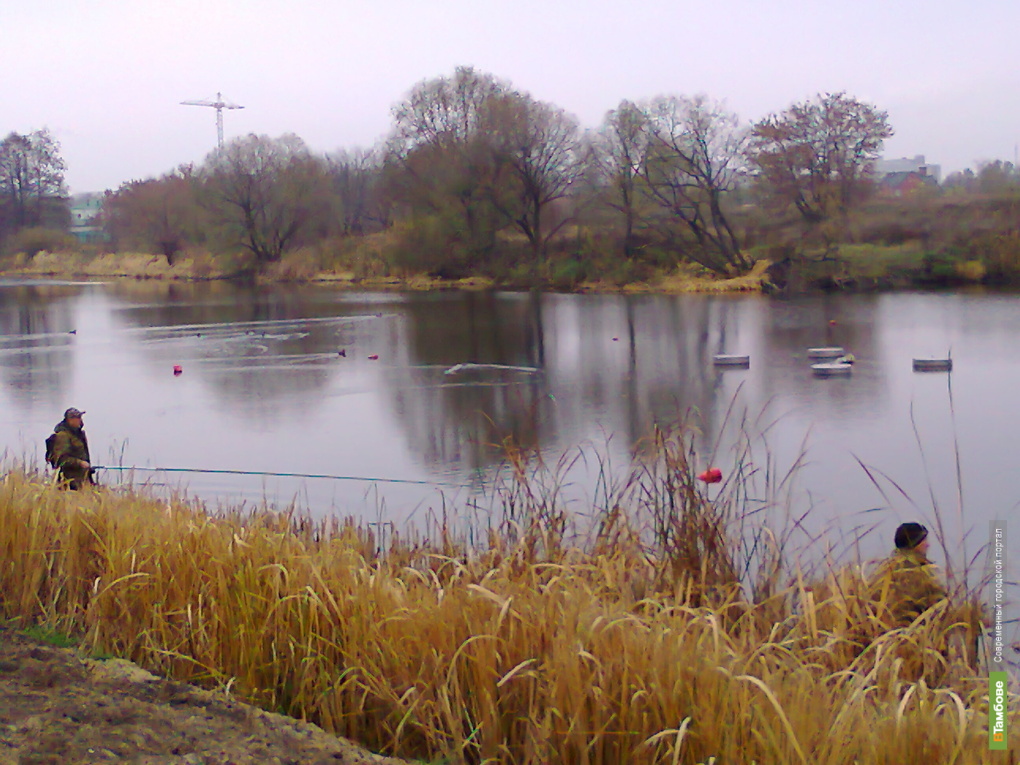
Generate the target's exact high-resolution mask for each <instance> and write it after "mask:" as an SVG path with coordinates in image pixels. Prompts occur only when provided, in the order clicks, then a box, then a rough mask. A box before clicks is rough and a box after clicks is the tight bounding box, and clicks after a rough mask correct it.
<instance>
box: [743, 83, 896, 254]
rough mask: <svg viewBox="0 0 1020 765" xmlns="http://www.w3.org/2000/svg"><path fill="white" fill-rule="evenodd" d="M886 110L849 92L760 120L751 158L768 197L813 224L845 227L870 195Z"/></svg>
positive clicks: (887, 133) (888, 132) (889, 129)
mask: <svg viewBox="0 0 1020 765" xmlns="http://www.w3.org/2000/svg"><path fill="white" fill-rule="evenodd" d="M892 134H893V129H892V127H890V125H889V118H888V114H887V113H886V112H884V111H882V110H880V109H878V108H876V107H875V106H873V105H871V104H868V103H865V102H864V101H860V100H858V99H856V98H854V97H852V96H848V95H847V94H846V93H825V94H822V95H818V96H817V97H815V98H813V99H811V100H808V101H803V102H800V103H796V104H794V105H792V106H790V107H789V108H788V109H786V110H785V111H783V112H781V113H779V114H773V115H770V116H768V117H766V118H765V119H763V120H761V121H760V122H758V123H757V124H756V125H755V126H754V129H753V132H752V137H751V143H750V147H749V150H748V158H749V160H750V162H751V164H752V165H753V167H754V168H755V170H756V171H757V174H758V181H759V184H760V186H761V188H762V189H763V190H764V191H765V193H766V195H767V197H768V198H769V199H771V200H772V201H774V202H777V203H779V204H781V205H792V206H793V207H794V208H795V209H796V210H797V212H798V213H799V214H800V216H801V218H802V219H803V221H804V222H805V223H806V224H808V226H809V227H819V226H822V224H827V223H835V230H834V231H831V232H828V233H827V234H825V236H826V238H827V239H829V240H831V239H833V238H835V237H837V236H839V235H840V234H841V233H843V232H844V231H845V226H846V218H847V216H848V214H849V212H850V210H851V209H853V207H854V206H856V205H857V204H858V203H859V202H860V201H861V200H862V199H863V198H864V197H865V196H866V194H867V192H868V190H869V187H870V184H869V179H870V176H871V174H872V172H873V170H874V163H875V161H876V160H877V159H878V157H879V155H880V153H881V150H882V145H883V143H884V141H885V139H887V138H889V137H890V136H891V135H892Z"/></svg>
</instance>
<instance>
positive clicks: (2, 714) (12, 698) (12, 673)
mask: <svg viewBox="0 0 1020 765" xmlns="http://www.w3.org/2000/svg"><path fill="white" fill-rule="evenodd" d="M101 762H103V763H105V762H130V763H144V764H145V765H157V764H158V765H170V763H180V764H181V765H228V764H230V765H235V764H236V765H241V764H242V763H272V764H273V765H306V764H307V765H326V764H327V763H328V764H329V765H405V762H404V761H403V760H396V759H392V758H388V757H380V756H378V755H374V754H371V753H369V752H367V751H366V750H364V749H362V748H360V747H358V746H356V745H355V744H353V743H351V742H350V741H346V740H344V739H339V738H337V737H335V736H331V735H329V734H327V733H325V732H324V731H322V730H321V729H320V728H317V727H315V726H313V725H308V724H306V723H302V722H299V721H296V720H293V719H291V718H288V717H283V716H281V715H274V714H268V713H266V712H263V711H261V710H259V709H256V708H254V707H251V706H248V705H246V704H242V703H240V702H237V701H234V700H232V699H230V698H229V697H227V696H225V695H224V694H222V693H211V692H208V691H203V690H199V689H197V688H194V687H192V686H188V685H183V684H181V683H175V682H170V681H167V680H162V679H160V678H157V677H155V676H154V675H151V674H149V673H147V672H145V671H144V670H141V669H139V668H138V667H137V666H135V665H134V664H131V663H130V662H126V661H121V660H116V659H115V660H110V661H94V660H89V659H84V658H82V657H81V656H79V654H77V653H76V652H75V651H73V650H71V649H66V648H56V647H53V646H50V645H47V644H45V643H40V642H38V641H35V640H31V639H29V638H27V637H25V636H24V635H21V634H18V633H16V632H14V631H13V630H10V629H6V628H3V627H0V765H77V763H101Z"/></svg>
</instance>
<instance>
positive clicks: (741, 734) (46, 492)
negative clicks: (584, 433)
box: [0, 444, 1017, 765]
mask: <svg viewBox="0 0 1020 765" xmlns="http://www.w3.org/2000/svg"><path fill="white" fill-rule="evenodd" d="M668 446H669V444H666V447H668ZM671 459H672V460H673V461H674V462H675V463H679V464H674V465H673V469H674V470H683V471H688V472H689V468H688V466H687V465H685V464H683V456H682V452H680V453H678V452H674V453H673V454H672V457H671ZM667 462H669V460H668V459H667ZM667 467H668V466H667ZM646 475H647V476H648V477H647V478H646V479H643V480H667V479H668V475H667V476H663V475H660V474H653V473H651V472H650V473H648V474H646ZM669 480H672V481H673V484H672V485H671V486H669V487H667V488H663V486H658V487H644V488H643V491H644V494H643V495H640V496H645V497H656V496H659V497H661V496H663V493H664V492H667V493H668V494H669V496H670V497H672V498H673V499H674V500H676V501H677V502H679V504H680V505H681V509H680V511H679V515H675V516H674V517H673V518H672V519H671V520H670V519H668V518H665V517H663V518H660V521H663V522H665V523H667V524H668V525H671V528H672V531H671V533H672V535H673V539H674V542H673V547H672V548H670V547H669V546H668V545H667V546H660V547H659V548H655V547H654V546H651V547H650V546H648V545H646V544H642V542H641V538H640V536H641V535H640V534H638V533H636V532H634V531H633V530H632V529H630V528H629V526H628V524H627V523H626V518H625V516H623V515H622V514H616V515H612V514H611V515H610V516H609V517H607V518H605V519H604V523H603V525H602V527H601V533H600V534H599V535H598V537H597V539H596V540H595V541H594V542H593V543H592V545H590V547H589V548H588V550H587V551H585V550H581V549H577V548H574V547H570V546H568V545H567V544H565V542H564V539H563V537H562V534H561V533H560V532H559V531H558V530H557V529H558V526H557V524H558V522H559V519H558V518H557V517H556V516H555V514H549V513H547V512H546V513H545V514H543V513H544V512H545V511H543V509H542V507H541V506H540V505H538V506H536V507H537V512H531V513H523V514H522V515H521V516H519V518H518V523H517V524H516V525H513V526H507V527H505V528H506V529H507V533H503V534H497V533H493V534H491V535H490V538H489V544H488V546H487V547H486V548H485V549H471V548H469V547H468V546H467V545H464V544H462V543H459V542H458V541H457V540H456V539H454V538H452V537H451V535H450V534H448V533H445V532H444V530H443V529H439V530H438V531H437V532H436V534H435V539H434V540H433V542H432V543H425V542H423V541H420V540H418V541H401V540H400V539H399V538H393V539H390V540H389V541H388V543H387V545H386V548H387V549H385V550H384V551H380V550H379V549H377V548H378V546H379V543H378V540H376V539H375V538H374V537H373V535H372V534H371V533H370V532H369V531H367V530H366V529H365V528H363V527H359V526H357V525H355V524H354V523H351V522H346V523H344V522H339V521H333V522H323V523H318V522H311V521H308V520H303V519H297V518H292V517H287V516H280V515H273V514H267V513H252V514H244V515H241V514H226V515H219V516H217V517H210V516H209V515H207V514H206V513H205V512H203V510H202V508H201V507H195V506H189V505H186V504H182V503H179V502H174V501H170V502H167V501H162V500H157V499H153V498H147V497H145V496H140V495H136V494H132V493H129V492H119V491H111V490H100V491H86V492H80V493H72V492H66V491H60V490H58V489H57V488H55V487H54V486H53V485H52V484H51V483H48V482H47V481H46V480H45V479H44V478H43V477H40V476H37V475H31V474H27V475H26V474H25V473H23V472H21V471H19V470H14V471H12V472H10V473H8V474H7V475H6V476H5V477H4V478H3V479H2V482H0V612H2V615H3V616H4V617H6V618H8V619H18V620H21V621H22V623H31V622H45V623H46V624H48V625H50V626H51V627H55V628H59V629H62V630H66V631H68V632H73V633H78V634H83V635H84V636H85V637H86V640H87V644H88V645H90V646H92V647H93V648H94V649H95V650H97V651H104V652H108V653H113V654H115V655H117V656H123V657H126V658H130V659H132V660H134V661H136V662H138V663H139V664H141V665H142V666H144V667H146V668H148V669H150V670H153V671H155V672H159V673H162V674H166V675H170V676H172V677H174V678H178V679H181V680H185V681H193V682H200V683H205V684H212V685H219V686H222V687H229V688H230V689H231V690H232V691H233V692H235V693H237V694H239V695H241V696H242V697H244V698H246V699H250V700H253V701H255V702H257V703H260V704H262V705H264V706H266V707H268V708H270V709H274V710H281V711H284V712H286V713H288V714H291V715H295V716H298V717H302V718H306V719H309V720H313V721H315V722H318V723H320V724H322V725H323V726H324V727H326V728H327V729H329V730H332V731H335V732H336V733H338V734H341V735H345V736H349V737H351V738H354V739H356V740H358V741H360V742H362V743H364V744H366V745H368V746H370V747H374V748H376V749H379V750H385V751H388V752H391V753H395V754H398V755H402V756H417V757H427V758H436V757H445V758H448V759H447V761H450V762H472V763H481V762H505V763H536V764H537V763H591V764H594V763H606V764H609V763H691V764H693V763H710V762H715V763H762V764H764V763H819V764H823V765H830V764H836V763H839V764H841V765H842V764H844V763H846V764H847V765H849V764H850V763H881V762H888V763H894V762H895V763H979V762H987V761H989V757H988V755H989V753H988V752H987V740H988V728H987V704H988V696H987V681H986V680H983V679H982V678H980V677H975V674H976V673H975V670H973V669H972V668H971V667H969V666H968V664H967V663H966V662H965V661H963V660H962V658H960V657H956V656H954V655H953V654H952V652H951V651H947V650H946V649H945V645H944V644H945V635H946V634H947V632H948V624H947V621H948V622H951V621H952V617H951V615H950V613H949V612H948V611H947V606H946V604H945V603H943V604H942V605H940V606H937V607H935V608H933V609H931V610H930V611H929V612H928V613H927V614H926V615H925V616H924V617H923V618H922V619H920V620H918V621H917V622H916V623H915V624H914V625H912V626H911V627H909V628H906V629H902V630H897V631H893V632H885V633H883V632H882V630H881V629H874V630H870V631H869V630H868V629H866V630H865V632H867V633H868V634H867V635H866V636H865V637H864V639H862V634H861V625H862V624H863V625H865V626H868V625H872V626H873V625H876V624H877V623H878V621H879V620H880V619H881V612H882V606H881V604H877V605H875V604H869V603H867V602H865V601H864V599H863V597H862V593H863V592H864V582H863V577H862V575H861V573H860V572H859V571H857V570H855V569H853V568H843V569H839V570H837V571H835V572H833V573H831V574H829V575H828V576H827V577H825V578H824V579H823V580H820V581H815V582H812V583H811V584H807V583H805V582H803V581H795V582H794V584H792V585H791V586H789V587H788V588H786V589H780V590H778V591H777V592H774V593H773V594H771V595H770V596H767V597H762V598H761V599H760V600H761V602H758V603H754V602H748V601H746V600H745V599H744V598H743V597H742V596H741V595H740V589H739V587H729V588H725V587H720V586H719V585H720V584H725V582H722V583H720V582H717V581H713V577H719V576H724V574H725V572H726V571H727V570H728V569H729V567H730V566H731V565H732V560H730V559H729V557H728V556H729V554H730V552H728V551H732V550H733V549H734V548H733V547H732V546H728V545H727V544H725V543H724V544H722V545H721V546H720V547H718V548H711V547H709V546H706V545H705V544H703V543H701V544H700V545H699V542H698V540H697V539H696V538H695V537H696V536H697V535H703V534H706V533H707V534H711V533H715V531H718V523H720V522H729V521H730V520H732V518H731V517H730V516H727V515H726V513H727V512H728V511H725V510H723V511H720V513H721V514H720V515H711V514H710V513H711V510H712V503H709V502H708V500H707V499H706V498H705V497H704V495H703V493H702V492H701V490H700V489H699V487H697V486H696V485H695V484H694V483H693V481H691V480H690V478H689V475H677V474H674V475H673V477H672V479H669ZM639 488H641V487H639ZM635 496H637V495H635ZM522 497H523V500H524V501H526V500H527V496H526V492H525V494H523V495H521V496H520V497H518V498H517V500H514V501H518V500H521V499H522ZM650 501H651V500H650ZM532 509H533V510H534V509H535V508H532ZM653 510H654V508H653ZM706 513H709V514H708V515H706ZM699 514H700V515H701V518H700V519H699V518H696V517H694V518H692V517H685V516H691V515H694V516H697V515H699ZM684 529H686V531H684ZM713 530H715V531H713ZM685 534H686V535H687V537H685V536H684V535H685ZM692 546H693V548H696V549H693V548H692ZM713 550H714V551H713ZM689 555H693V556H694V557H693V558H686V557H683V556H689ZM720 559H721V562H720ZM712 572H714V573H712ZM855 641H856V642H855ZM865 644H866V645H865ZM1012 706H1013V708H1014V709H1016V708H1017V703H1016V700H1015V699H1014V700H1013V704H1012ZM1016 723H1017V718H1015V717H1014V720H1013V722H1012V724H1013V725H1016ZM1010 757H1011V758H1012V759H1010V760H1009V761H1010V762H1015V761H1016V755H1015V753H1013V752H1011V753H1010ZM1004 761H1005V760H1004Z"/></svg>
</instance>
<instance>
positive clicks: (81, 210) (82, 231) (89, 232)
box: [69, 192, 106, 244]
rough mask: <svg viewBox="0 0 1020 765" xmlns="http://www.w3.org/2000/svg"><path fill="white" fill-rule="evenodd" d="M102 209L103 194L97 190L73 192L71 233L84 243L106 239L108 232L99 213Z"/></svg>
mask: <svg viewBox="0 0 1020 765" xmlns="http://www.w3.org/2000/svg"><path fill="white" fill-rule="evenodd" d="M102 211H103V194H99V193H95V192H90V193H86V194H73V195H72V196H71V227H70V229H69V231H70V233H71V234H73V235H74V236H75V237H76V238H77V239H78V241H79V242H81V243H82V244H91V243H95V242H102V241H105V239H106V233H105V232H104V231H103V227H102V226H101V225H100V221H99V214H100V213H101V212H102Z"/></svg>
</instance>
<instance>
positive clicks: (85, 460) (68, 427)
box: [50, 406, 93, 490]
mask: <svg viewBox="0 0 1020 765" xmlns="http://www.w3.org/2000/svg"><path fill="white" fill-rule="evenodd" d="M84 414H85V412H83V411H81V410H80V409H75V408H74V407H73V406H72V407H71V408H70V409H68V410H67V411H66V412H64V419H62V420H61V421H60V422H58V423H57V425H56V427H55V428H53V435H54V438H53V450H52V452H51V454H50V457H51V462H52V464H53V466H54V467H55V468H56V469H57V475H58V477H59V478H60V479H61V480H62V481H67V485H68V487H69V488H71V489H75V490H77V489H80V488H81V487H82V486H90V485H92V484H93V480H92V459H91V458H90V457H89V440H88V437H86V435H85V429H84V423H83V420H82V415H84Z"/></svg>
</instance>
